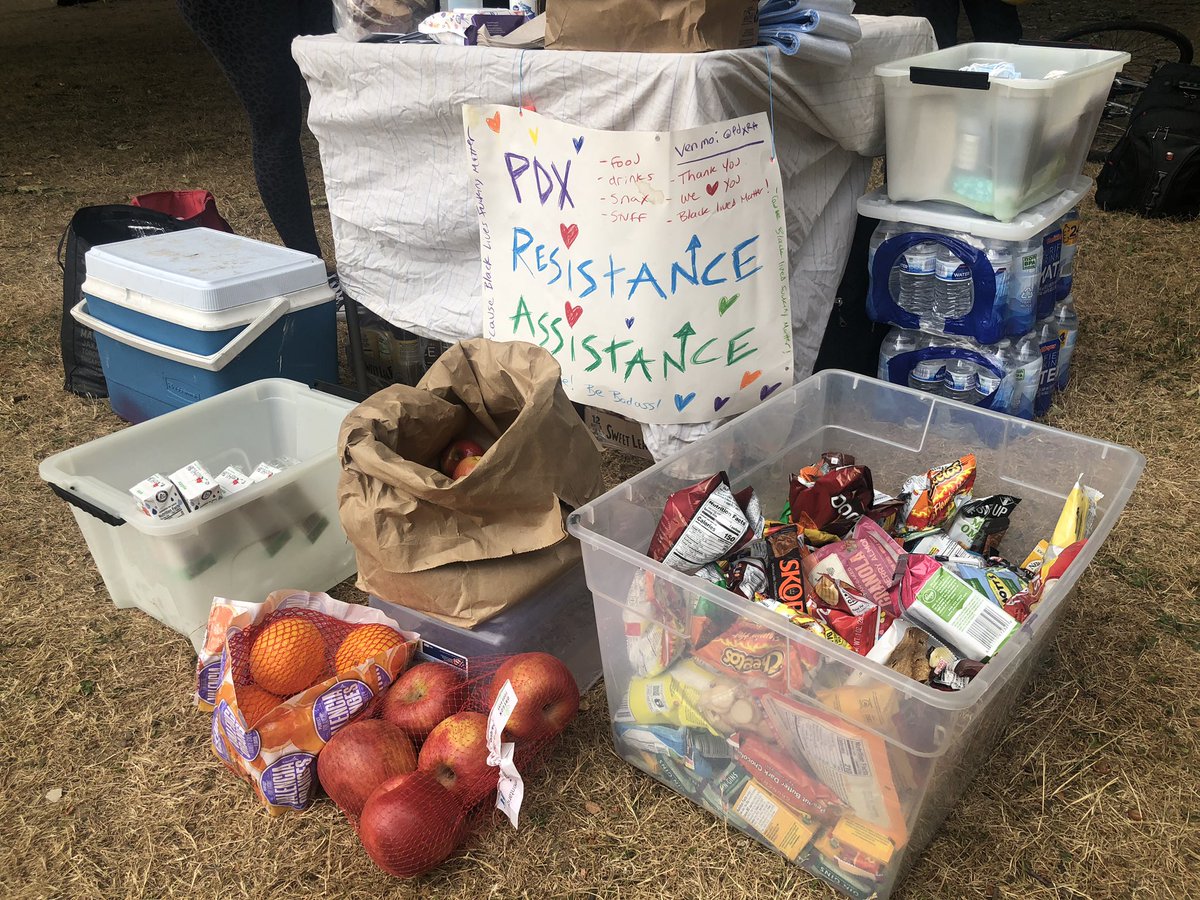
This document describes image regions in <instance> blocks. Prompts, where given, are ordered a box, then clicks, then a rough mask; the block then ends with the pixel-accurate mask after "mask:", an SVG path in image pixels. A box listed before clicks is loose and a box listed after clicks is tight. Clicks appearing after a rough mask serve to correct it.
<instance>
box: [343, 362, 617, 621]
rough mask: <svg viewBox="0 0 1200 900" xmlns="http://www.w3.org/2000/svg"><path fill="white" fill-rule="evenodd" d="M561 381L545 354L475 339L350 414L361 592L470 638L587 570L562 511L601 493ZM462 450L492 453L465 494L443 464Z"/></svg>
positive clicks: (347, 496) (346, 463)
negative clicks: (468, 631)
mask: <svg viewBox="0 0 1200 900" xmlns="http://www.w3.org/2000/svg"><path fill="white" fill-rule="evenodd" d="M561 377H562V372H561V370H560V369H559V366H558V363H557V362H555V360H554V357H553V356H551V355H550V354H549V353H548V352H546V351H545V350H543V349H542V348H540V347H535V346H533V345H532V344H526V343H522V342H505V343H499V342H494V341H488V340H485V339H483V338H476V339H474V340H470V341H463V342H462V343H460V344H456V345H455V346H454V347H452V348H450V349H449V350H447V351H446V352H445V353H443V354H442V356H441V357H440V358H439V359H438V360H437V362H435V363H434V364H433V366H432V367H431V368H430V369H429V371H428V372H426V373H425V377H424V378H422V379H421V381H420V382H419V384H418V385H417V386H416V387H408V386H406V385H401V384H397V385H392V386H391V387H388V388H385V389H384V390H382V391H380V392H379V393H377V394H375V395H373V396H372V397H370V398H368V399H367V400H365V401H364V402H362V403H360V404H359V405H358V406H357V407H355V408H354V409H353V410H351V412H350V414H349V415H348V416H346V419H345V421H344V422H343V423H342V429H341V433H340V434H339V436H338V451H339V453H340V455H341V461H342V475H341V478H340V479H339V482H338V504H339V511H340V515H341V520H342V526H343V527H344V528H345V530H346V534H347V536H349V538H350V542H351V543H352V544H354V547H355V551H356V553H357V556H358V586H359V587H360V588H361V589H362V590H364V591H369V592H371V593H373V594H375V595H376V596H379V597H382V598H384V599H385V600H389V601H391V602H393V603H398V604H400V605H402V606H406V607H409V608H410V609H416V610H420V611H422V612H425V613H429V614H432V615H435V616H437V617H439V618H442V619H444V620H445V621H447V622H450V623H451V624H454V625H459V626H468V627H469V626H472V625H476V624H478V623H480V622H483V621H486V620H487V619H489V618H491V617H492V616H494V615H496V614H497V613H499V612H502V611H503V610H505V609H507V608H508V607H510V606H513V605H515V604H516V603H518V602H519V601H521V600H523V599H524V598H525V597H526V596H528V595H529V594H531V593H532V592H533V591H535V590H537V589H538V588H539V587H542V586H544V585H545V584H547V583H549V582H550V581H551V580H552V579H554V578H555V577H557V576H558V575H559V574H561V573H562V572H563V571H565V570H566V569H568V568H570V567H571V566H573V565H575V564H576V563H577V562H578V561H579V557H580V553H579V547H578V544H577V543H576V542H575V540H574V539H573V538H568V536H567V533H566V530H565V528H564V527H563V516H564V511H563V505H564V504H565V505H566V506H567V507H571V508H574V507H576V506H580V505H582V504H584V503H586V502H588V501H589V500H591V499H593V498H595V497H597V496H599V494H600V493H601V492H602V491H603V480H602V478H601V474H600V452H599V450H597V448H596V445H595V444H594V443H593V441H592V439H591V436H590V435H589V434H588V431H587V427H586V426H585V425H584V423H583V421H582V420H581V419H580V418H579V416H578V414H577V413H576V412H575V408H574V407H573V406H572V405H571V401H570V400H568V399H567V396H566V394H565V393H564V392H563V389H562V384H561ZM462 436H467V437H474V438H476V439H481V443H483V444H484V445H485V446H486V445H487V444H488V443H491V442H492V441H494V442H495V443H492V445H491V446H490V447H488V449H487V452H486V453H485V454H484V456H483V460H482V461H481V462H480V463H479V465H478V466H477V467H476V468H475V470H474V471H473V472H471V473H470V474H469V475H467V476H465V477H463V478H460V479H459V480H457V481H455V480H452V479H450V478H448V477H447V476H445V475H443V474H442V473H441V472H440V471H438V468H437V466H438V458H439V456H440V454H441V452H442V450H443V448H444V447H445V446H446V445H447V444H449V443H450V442H451V441H452V440H454V439H455V438H458V437H462Z"/></svg>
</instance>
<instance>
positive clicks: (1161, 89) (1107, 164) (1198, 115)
mask: <svg viewBox="0 0 1200 900" xmlns="http://www.w3.org/2000/svg"><path fill="white" fill-rule="evenodd" d="M1096 184H1097V187H1096V205H1097V206H1099V207H1100V208H1101V209H1124V210H1129V211H1131V212H1136V213H1138V214H1139V215H1143V216H1149V217H1161V216H1194V215H1196V214H1197V213H1200V66H1189V65H1184V64H1183V63H1167V64H1166V65H1163V66H1161V67H1160V68H1159V69H1158V70H1157V71H1156V72H1155V73H1154V75H1153V76H1151V78H1150V84H1149V85H1147V87H1146V90H1145V91H1143V93H1142V96H1141V99H1140V100H1138V103H1137V106H1135V107H1134V108H1133V113H1132V114H1131V115H1130V117H1129V129H1128V130H1127V131H1126V132H1125V134H1124V136H1123V137H1122V138H1121V140H1120V141H1118V142H1117V145H1116V146H1115V147H1113V149H1112V152H1111V153H1109V154H1108V159H1106V160H1105V161H1104V168H1103V169H1101V171H1100V177H1099V179H1097V182H1096Z"/></svg>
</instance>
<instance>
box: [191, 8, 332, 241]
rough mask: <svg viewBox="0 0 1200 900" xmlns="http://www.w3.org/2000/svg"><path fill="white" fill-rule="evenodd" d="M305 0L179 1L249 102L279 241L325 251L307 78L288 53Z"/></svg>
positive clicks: (260, 178) (262, 184)
mask: <svg viewBox="0 0 1200 900" xmlns="http://www.w3.org/2000/svg"><path fill="white" fill-rule="evenodd" d="M302 5H303V4H301V3H297V2H296V0H179V9H180V12H181V13H182V14H183V17H184V19H185V20H186V21H187V23H188V25H189V26H190V27H191V29H192V30H193V31H194V32H195V33H196V36H197V37H198V38H199V39H200V41H201V43H203V44H204V46H205V47H207V48H208V50H209V52H210V53H212V55H213V56H214V57H216V60H217V62H218V63H219V64H220V66H221V68H222V70H224V72H225V75H226V77H228V78H229V81H230V83H231V84H232V85H233V89H234V92H235V93H236V94H237V96H238V99H239V100H241V102H242V106H243V107H245V109H246V115H247V116H248V117H249V119H250V131H251V141H252V144H253V155H254V176H255V180H256V181H257V182H258V192H259V195H260V196H261V197H262V201H263V206H265V207H266V209H267V215H269V216H270V217H271V222H272V223H273V224H274V225H275V230H276V231H278V232H279V237H280V240H282V241H283V243H284V244H285V245H286V246H288V247H291V248H292V249H293V250H302V251H304V252H305V253H312V254H315V255H316V256H320V255H321V247H320V245H319V243H318V242H317V232H316V227H315V226H314V225H313V215H312V198H311V197H310V196H309V192H308V176H307V175H306V174H305V171H304V159H303V156H302V155H301V153H300V126H301V120H302V105H301V104H302V97H303V90H304V80H303V78H302V76H301V75H300V70H299V69H298V68H297V66H296V63H295V61H294V60H293V59H292V54H291V43H292V38H294V37H295V36H296V35H298V34H300V33H302V31H303V26H304V24H305V23H304V22H303V21H302V13H301V10H302ZM326 5H328V4H327V3H326Z"/></svg>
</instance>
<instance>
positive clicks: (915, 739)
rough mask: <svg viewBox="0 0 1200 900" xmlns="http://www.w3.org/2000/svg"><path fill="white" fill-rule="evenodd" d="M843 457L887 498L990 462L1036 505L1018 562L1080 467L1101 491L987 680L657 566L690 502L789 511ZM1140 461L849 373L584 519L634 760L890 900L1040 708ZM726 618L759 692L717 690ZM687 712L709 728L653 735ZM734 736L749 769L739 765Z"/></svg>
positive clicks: (983, 471)
mask: <svg viewBox="0 0 1200 900" xmlns="http://www.w3.org/2000/svg"><path fill="white" fill-rule="evenodd" d="M833 450H836V451H838V452H840V453H845V454H852V455H854V456H855V457H856V458H857V459H858V460H859V461H860V462H863V463H868V464H869V465H870V467H871V469H872V471H873V472H874V473H875V483H876V484H877V485H879V486H881V487H882V486H883V485H889V484H890V485H899V484H901V483H902V482H903V481H904V479H905V478H906V477H908V476H910V475H912V474H913V473H915V472H923V471H925V470H927V469H929V468H930V467H932V466H934V465H935V464H938V463H941V462H944V461H946V460H952V459H956V458H957V457H958V456H960V455H961V454H962V453H964V452H968V451H970V452H973V453H974V454H975V456H976V458H977V462H978V469H977V472H978V474H977V478H976V482H975V486H976V495H977V496H983V495H986V494H988V493H992V492H998V493H1006V494H1012V495H1016V496H1019V497H1020V498H1021V505H1020V508H1019V512H1018V513H1014V515H1013V517H1012V522H1011V526H1010V528H1009V531H1008V533H1007V535H1006V536H1005V537H1004V546H1005V547H1007V548H1012V550H1011V552H1018V551H1020V552H1024V551H1025V550H1026V549H1028V548H1031V547H1033V546H1034V545H1035V544H1036V543H1037V542H1038V541H1039V540H1041V539H1043V538H1045V537H1046V536H1047V535H1048V534H1050V532H1051V531H1052V530H1053V529H1054V528H1055V523H1056V521H1057V520H1058V518H1059V515H1060V512H1061V510H1062V509H1063V504H1064V500H1065V498H1066V497H1067V495H1068V492H1069V491H1070V490H1071V488H1072V485H1073V484H1074V483H1075V482H1076V480H1077V479H1078V478H1079V477H1080V475H1081V473H1082V480H1083V482H1084V483H1086V484H1087V485H1089V486H1091V487H1094V488H1096V489H1097V490H1099V491H1100V492H1102V493H1103V494H1104V498H1103V500H1102V501H1101V502H1100V505H1099V508H1098V515H1097V520H1096V523H1095V527H1094V530H1093V531H1092V533H1091V536H1090V537H1089V538H1088V540H1087V543H1086V544H1084V545H1083V548H1082V550H1081V551H1080V553H1079V556H1078V557H1077V558H1076V559H1075V561H1074V563H1073V564H1072V565H1071V566H1070V567H1069V568H1068V569H1066V571H1065V574H1064V575H1063V576H1062V577H1061V578H1060V579H1059V580H1058V581H1052V582H1050V583H1049V586H1048V587H1047V588H1046V591H1045V594H1044V595H1043V599H1042V602H1041V604H1040V605H1039V606H1037V607H1036V609H1035V611H1034V612H1033V613H1032V615H1030V616H1029V618H1028V619H1026V621H1025V622H1024V624H1023V625H1022V626H1021V627H1020V629H1019V630H1017V631H1016V632H1015V633H1013V634H1012V636H1011V637H1010V638H1009V639H1008V641H1007V642H1006V643H1004V644H1003V645H1002V646H1001V647H1000V650H999V651H997V652H996V654H995V655H994V656H993V657H992V659H991V660H990V661H989V662H987V664H986V665H985V666H984V667H983V668H982V671H981V672H980V673H979V674H978V675H976V676H975V677H974V680H972V681H971V682H970V683H969V684H967V685H966V686H965V687H964V688H962V689H961V690H958V691H955V692H952V693H947V692H941V691H938V690H935V689H934V688H932V687H930V686H928V685H926V684H923V683H921V682H919V681H914V680H913V679H911V678H909V677H907V676H905V675H903V674H900V673H898V672H896V671H893V670H892V669H889V668H886V667H884V666H882V665H880V664H878V663H876V662H874V661H873V660H869V659H867V658H866V657H864V656H860V655H859V654H857V653H855V652H854V651H853V650H850V649H847V648H846V647H843V646H839V645H837V644H835V643H833V642H831V641H828V640H825V639H824V638H822V637H820V636H819V635H816V634H813V633H811V632H810V631H808V630H806V629H805V628H802V627H799V626H798V625H794V624H792V622H790V621H789V620H788V619H787V618H784V617H782V616H779V615H777V614H776V613H774V612H772V611H770V610H768V609H766V608H763V607H762V606H759V605H756V604H754V603H752V602H751V601H748V600H746V599H745V598H743V597H741V596H739V595H737V594H734V593H732V592H730V591H728V590H725V589H723V588H720V587H717V586H715V585H714V584H711V583H709V582H708V581H705V580H703V579H701V578H699V577H696V576H692V575H687V574H684V573H683V572H680V571H678V570H676V569H673V568H670V567H669V566H667V565H664V564H662V563H659V562H656V561H654V560H653V559H651V558H650V557H649V556H647V555H646V552H645V551H646V550H647V547H648V545H649V543H650V540H651V537H652V535H653V534H654V532H655V528H656V525H657V523H658V521H659V518H660V516H661V515H662V512H663V508H664V504H665V503H666V501H667V498H668V496H669V495H671V494H672V493H674V492H676V491H678V490H680V489H681V488H684V487H687V486H689V485H693V484H695V483H696V482H697V481H698V480H700V479H703V478H706V477H708V476H710V475H712V474H713V473H714V472H718V471H720V470H725V471H727V472H728V475H729V481H730V487H731V489H732V490H733V491H735V492H737V491H740V490H741V489H743V488H745V487H747V486H753V487H754V488H755V491H756V493H757V496H758V498H759V500H760V501H761V504H762V508H763V511H764V513H766V514H768V515H771V514H773V513H775V512H776V511H778V510H779V509H781V508H783V506H784V504H785V503H786V502H787V500H788V487H787V486H788V481H789V477H790V476H791V475H792V474H793V473H795V472H797V471H798V470H799V469H800V468H801V467H803V466H806V465H809V464H810V463H811V462H812V460H814V459H819V458H820V457H821V454H822V453H825V452H827V451H833ZM1144 463H1145V460H1144V458H1143V457H1142V456H1141V454H1139V453H1137V452H1136V451H1134V450H1132V449H1129V448H1127V447H1121V446H1118V445H1115V444H1110V443H1106V442H1104V441H1099V440H1095V439H1092V438H1087V437H1082V436H1079V435H1074V434H1069V433H1067V432H1064V431H1059V430H1056V429H1052V428H1048V427H1045V426H1040V425H1036V424H1033V423H1030V422H1026V421H1022V420H1019V419H1013V418H1010V417H1008V416H1004V415H1000V414H998V413H994V412H990V411H987V410H983V409H978V408H975V407H970V406H965V405H963V404H959V403H955V402H952V401H947V400H944V399H941V398H937V397H933V396H930V395H928V394H923V393H921V392H918V391H914V390H911V389H908V388H905V387H900V386H896V385H891V384H886V383H882V382H879V381H877V380H875V379H873V378H868V377H863V376H859V375H854V374H850V373H847V372H840V371H825V372H822V373H820V374H818V375H815V376H813V377H811V378H809V379H807V380H805V381H804V382H802V383H800V384H798V385H795V386H794V387H792V388H791V389H789V390H788V391H785V392H784V393H782V394H781V395H780V396H779V397H778V398H777V399H774V400H771V401H770V402H767V403H765V404H763V405H762V406H761V407H759V408H757V409H755V410H754V411H752V412H750V413H748V414H746V415H744V416H742V417H740V418H739V419H737V420H735V421H734V422H732V423H730V424H728V425H726V426H724V427H722V428H720V429H718V430H716V431H715V432H713V433H712V434H710V435H707V436H705V437H704V438H703V439H701V440H700V441H697V442H696V443H695V444H693V445H692V446H691V447H689V448H687V449H686V450H684V451H683V452H682V453H680V454H678V455H676V456H674V457H672V458H671V459H668V460H665V461H663V462H661V463H659V464H657V465H655V466H654V467H652V468H650V469H648V470H646V471H645V472H643V473H641V474H639V475H637V476H635V477H634V478H632V479H630V480H629V481H627V482H625V483H624V484H622V485H620V486H618V487H616V488H614V489H613V490H611V491H609V492H608V493H607V494H605V495H604V496H602V497H600V498H599V499H597V500H595V501H593V502H592V503H589V504H587V505H586V506H583V507H581V508H579V509H578V510H577V511H576V512H575V513H574V514H573V515H572V516H571V518H570V522H569V528H570V531H571V533H572V534H574V535H575V536H576V537H578V538H579V540H580V542H581V544H582V546H583V558H584V568H585V571H586V574H587V581H588V586H589V587H590V588H591V591H592V596H593V599H594V603H595V607H596V623H597V628H598V630H599V634H600V647H601V653H602V655H603V662H604V678H605V684H606V688H607V691H608V701H609V710H610V714H611V717H612V726H613V738H614V743H615V746H616V749H617V752H618V753H619V754H620V755H621V756H622V757H623V758H625V759H626V760H627V761H628V762H630V763H631V764H632V765H634V766H636V767H638V768H640V769H642V770H644V771H646V772H648V773H649V774H651V775H652V776H654V777H655V778H657V779H658V780H660V781H662V782H663V783H665V784H666V785H668V786H669V787H670V788H671V789H672V790H674V791H676V792H677V793H680V794H682V795H683V796H686V797H688V798H690V799H692V800H693V801H694V802H696V803H697V804H699V805H701V806H703V807H705V808H706V809H708V810H710V811H711V812H713V813H714V814H716V815H717V816H719V817H721V818H723V819H725V820H727V821H728V822H729V823H730V824H732V825H734V826H735V827H737V828H739V829H740V830H742V831H744V832H745V833H747V834H748V835H750V836H751V837H753V838H755V839H756V840H758V841H759V842H760V843H763V844H764V845H766V846H768V847H770V848H772V849H774V850H775V851H776V852H778V853H780V854H782V855H783V856H784V857H785V858H787V859H789V860H790V861H792V862H794V863H796V864H797V865H801V866H803V867H804V868H805V869H807V870H808V871H809V872H811V873H813V874H815V875H817V876H818V877H821V878H823V879H824V880H825V881H827V882H828V883H830V884H832V885H833V886H834V887H836V888H837V889H838V890H840V891H841V892H843V893H845V894H847V895H849V896H854V897H862V898H866V897H874V896H878V897H887V896H889V895H890V894H891V892H892V891H893V889H894V888H895V886H896V884H897V883H898V882H899V880H900V879H901V878H902V877H903V875H904V873H905V872H906V871H907V870H908V869H909V868H910V867H911V866H912V864H913V863H914V862H915V860H916V859H917V858H918V856H919V854H920V851H921V849H922V848H923V847H924V846H925V845H926V843H927V842H928V841H929V839H930V837H931V836H932V835H933V833H934V831H935V830H936V829H937V827H938V826H939V824H940V823H941V821H942V819H943V818H944V817H945V815H946V813H947V812H948V810H949V809H950V808H951V807H952V806H953V804H954V803H955V801H956V800H957V798H958V796H959V795H960V793H961V792H962V790H963V788H964V787H965V785H966V784H967V782H968V781H969V780H970V778H971V777H972V775H973V774H974V771H975V769H976V768H977V767H978V765H979V764H980V763H981V762H982V761H983V760H984V759H985V757H986V754H987V752H988V750H989V748H990V747H992V746H993V745H994V744H995V742H996V741H997V740H998V738H999V736H1000V734H1001V732H1002V730H1003V728H1004V726H1005V723H1006V722H1007V720H1008V718H1009V715H1010V713H1011V712H1012V710H1013V709H1014V707H1016V706H1018V705H1019V704H1020V703H1022V702H1023V701H1024V700H1027V699H1028V698H1027V697H1026V695H1025V693H1024V690H1025V685H1026V683H1027V681H1028V678H1029V675H1030V673H1031V672H1032V670H1033V668H1034V665H1035V662H1036V660H1037V659H1038V657H1039V655H1040V654H1041V652H1042V650H1043V649H1044V648H1045V647H1046V645H1047V644H1048V642H1049V641H1050V640H1051V639H1052V636H1053V634H1054V630H1055V627H1056V625H1057V624H1058V621H1059V618H1060V616H1061V614H1062V611H1063V609H1064V607H1065V606H1066V604H1067V603H1068V601H1069V598H1070V595H1071V592H1072V590H1073V588H1074V585H1075V583H1076V582H1077V581H1078V579H1079V575H1080V573H1081V572H1082V570H1083V568H1084V567H1085V566H1086V565H1087V564H1088V562H1090V561H1091V559H1092V558H1093V557H1094V556H1095V555H1096V553H1097V552H1098V551H1099V549H1100V547H1101V546H1102V544H1103V543H1104V540H1105V539H1106V537H1107V535H1108V534H1109V533H1110V531H1111V530H1112V528H1113V526H1114V524H1115V523H1116V521H1117V519H1118V517H1119V516H1120V514H1121V511H1122V509H1123V508H1124V506H1125V504H1126V502H1127V500H1128V498H1129V496H1130V493H1131V492H1132V490H1133V488H1134V486H1135V484H1136V482H1137V480H1138V477H1139V475H1140V473H1141V470H1142V468H1143V466H1144ZM717 613H719V614H720V616H721V617H723V619H724V620H729V619H732V620H733V621H734V626H733V627H734V628H743V629H744V630H745V631H746V632H748V633H753V634H756V635H758V636H759V639H761V638H762V636H763V635H767V636H769V638H770V640H769V641H767V642H765V643H764V645H763V647H762V649H761V653H760V654H759V655H754V654H753V653H751V652H749V651H743V650H740V649H735V648H732V647H730V648H727V649H726V650H725V651H724V653H725V654H734V655H738V656H739V658H738V659H736V660H732V662H734V663H738V664H739V667H738V668H739V671H744V672H746V673H750V674H752V675H753V677H750V678H746V679H745V680H744V683H742V682H741V681H730V680H728V679H726V681H725V682H724V683H721V681H720V679H718V678H715V677H713V675H712V669H711V667H710V668H706V667H705V665H704V661H705V656H704V653H703V652H701V650H698V649H697V647H699V646H700V644H699V642H698V641H697V638H696V635H697V634H699V633H701V632H702V631H703V630H704V627H705V625H704V622H705V620H706V619H712V618H715V617H716V614H717ZM722 662H724V663H726V664H727V665H728V664H729V663H730V661H728V660H724V659H723V660H722ZM668 666H669V668H668ZM664 670H666V671H665V672H664ZM813 673H816V674H815V675H814V674H813ZM667 676H670V677H667ZM718 695H720V696H718ZM679 697H684V698H690V699H684V700H683V702H682V703H680V702H679ZM673 702H674V703H675V706H674V707H673V708H672V713H671V717H668V716H667V715H665V714H664V711H665V710H667V709H668V707H671V704H672V703H673ZM681 716H682V722H683V724H684V725H687V726H691V727H685V728H678V729H673V728H659V727H657V726H658V725H659V724H666V723H667V722H668V720H669V721H671V723H672V724H676V725H677V724H679V722H680V717H681ZM689 717H690V719H689ZM714 722H716V723H717V724H719V725H722V726H723V727H720V728H716V729H714V728H713V724H714ZM731 730H736V731H737V736H736V740H737V741H738V742H740V745H741V749H740V750H739V751H738V753H737V754H736V759H737V761H738V763H739V765H729V766H726V763H727V762H728V761H729V759H730V757H731V756H734V753H733V752H732V751H731V749H730V748H731V747H732V746H733V745H734V738H733V737H731V735H730V734H729V731H731ZM664 745H666V746H665V748H664Z"/></svg>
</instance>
